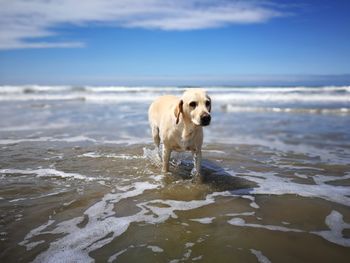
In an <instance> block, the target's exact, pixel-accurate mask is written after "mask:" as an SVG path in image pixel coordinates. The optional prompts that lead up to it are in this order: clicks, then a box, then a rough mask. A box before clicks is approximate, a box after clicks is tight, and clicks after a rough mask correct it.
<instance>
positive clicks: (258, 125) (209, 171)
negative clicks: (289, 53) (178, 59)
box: [0, 86, 350, 263]
mask: <svg viewBox="0 0 350 263" xmlns="http://www.w3.org/2000/svg"><path fill="white" fill-rule="evenodd" d="M1 88H3V90H2V91H1ZM12 88H14V89H13V90H12ZM211 91H212V97H213V98H216V101H215V99H214V100H213V101H214V112H213V123H212V125H211V126H209V127H208V128H206V129H205V144H204V149H203V157H204V160H203V164H202V169H203V171H202V173H203V182H202V183H197V184H195V183H192V181H191V176H190V172H191V169H192V162H191V159H192V158H191V156H190V154H188V153H174V154H173V156H172V162H171V164H172V165H171V173H169V174H166V175H163V174H161V173H160V160H159V157H158V153H157V152H156V151H155V150H154V146H153V145H152V143H151V140H150V135H149V129H148V123H147V116H146V114H145V112H146V111H147V106H148V103H149V100H150V99H152V98H154V97H155V96H157V95H159V94H162V93H166V92H174V93H180V91H179V90H178V89H174V88H166V89H159V88H133V89H132V90H131V91H130V90H128V88H115V87H102V88H98V87H84V88H81V89H79V90H73V91H72V90H71V87H53V88H52V87H36V86H30V87H17V89H15V87H0V100H2V103H1V105H0V118H1V120H2V122H1V123H0V177H1V180H0V184H1V188H0V207H1V221H0V248H1V249H0V251H1V252H0V253H1V254H0V259H1V261H3V262H28V261H34V262H73V261H74V262H90V261H94V260H96V261H97V262H116V261H118V262H134V261H135V262H138V261H140V259H141V258H142V262H173V263H174V262H187V261H199V262H213V261H218V262H232V261H234V262H333V261H334V259H336V261H337V262H347V261H348V259H349V257H350V250H349V247H350V235H349V233H350V232H349V231H350V209H349V204H350V170H349V161H348V160H349V159H350V132H349V130H348V123H350V122H349V120H350V119H349V118H350V115H349V114H347V113H346V111H348V110H342V113H341V114H338V113H334V112H327V111H325V110H323V109H325V108H327V109H335V110H337V109H341V108H344V107H345V108H346V107H347V109H348V108H349V107H348V105H347V104H346V103H347V102H348V101H349V99H348V98H349V95H348V93H349V90H348V87H338V88H337V87H333V88H332V87H328V88H324V89H323V90H321V91H320V90H319V89H317V88H312V89H309V90H307V88H302V87H299V88H297V87H295V88H287V89H283V88H260V89H256V88H250V89H246V90H245V89H244V88H238V89H235V90H234V89H233V90H228V89H227V88H216V89H212V90H211ZM209 93H210V91H209ZM145 94H146V95H147V96H144V95H145ZM225 94H226V95H227V94H228V96H226V97H225ZM339 94H340V95H341V96H342V98H341V99H340V98H339V96H340V95H339ZM15 95H16V96H18V99H16V98H15ZM78 95H79V96H83V97H84V96H85V97H86V98H87V99H86V98H85V99H84V100H75V99H69V98H71V97H74V96H78ZM119 95H122V97H121V98H126V97H128V96H129V97H136V98H137V99H136V100H135V101H136V102H135V103H130V101H129V100H127V101H126V102H123V101H122V99H119V100H118V99H117V97H118V96H119ZM262 95H263V96H262ZM282 95H285V97H286V98H284V99H282V100H280V98H281V96H282ZM328 95H329V97H328V100H327V96H328ZM35 96H40V97H35ZM55 96H56V97H55ZM108 96H111V99H110V100H107V99H105V98H106V97H108ZM235 96H237V98H240V100H241V101H238V99H235ZM244 96H245V97H244ZM259 96H260V97H259ZM261 96H262V97H261ZM282 97H283V96H282ZM300 97H303V99H302V100H298V98H300ZM92 98H95V99H92ZM242 98H245V99H244V100H243V99H242ZM307 98H308V99H309V100H307ZM338 99H339V100H338ZM215 102H216V103H215ZM239 103H240V105H237V104H239ZM228 105H233V106H228ZM230 107H243V109H247V107H249V110H242V108H240V110H237V108H230ZM261 108H263V109H264V110H261ZM276 108H283V109H284V110H281V111H279V110H270V109H276ZM289 108H291V109H293V110H286V109H289ZM306 108H308V109H314V108H317V109H321V110H319V111H318V112H317V113H313V112H312V111H304V110H294V109H306ZM229 109H230V110H229ZM232 109H233V110H232ZM252 109H253V110H252ZM257 109H258V110H257ZM335 110H333V111H335ZM310 247H312V248H313V249H312V250H310Z"/></svg>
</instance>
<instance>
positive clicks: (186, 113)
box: [175, 89, 211, 126]
mask: <svg viewBox="0 0 350 263" xmlns="http://www.w3.org/2000/svg"><path fill="white" fill-rule="evenodd" d="M210 111H211V99H210V97H209V96H208V95H207V93H206V92H205V91H204V90H202V89H188V90H186V91H185V92H184V94H183V95H182V98H181V100H180V102H179V104H178V105H177V107H176V109H175V116H176V124H177V123H178V122H179V117H180V114H182V117H183V119H184V121H189V122H192V123H193V124H195V125H197V126H208V125H209V124H210V120H211V116H210Z"/></svg>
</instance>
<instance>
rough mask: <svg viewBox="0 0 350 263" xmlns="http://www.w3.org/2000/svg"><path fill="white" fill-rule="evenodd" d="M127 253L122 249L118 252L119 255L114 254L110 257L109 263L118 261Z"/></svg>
mask: <svg viewBox="0 0 350 263" xmlns="http://www.w3.org/2000/svg"><path fill="white" fill-rule="evenodd" d="M126 251H128V250H127V249H122V250H120V251H118V252H117V253H115V254H113V255H112V256H110V257H109V258H108V260H107V262H108V263H111V262H114V261H116V260H117V258H118V257H119V256H120V255H121V254H124V253H125V252H126Z"/></svg>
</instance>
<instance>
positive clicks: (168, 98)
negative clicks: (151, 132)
mask: <svg viewBox="0 0 350 263" xmlns="http://www.w3.org/2000/svg"><path fill="white" fill-rule="evenodd" d="M178 101H179V98H178V97H176V96H173V95H165V96H161V97H159V98H157V99H156V100H155V101H154V102H153V103H152V104H151V106H150V107H149V109H148V120H149V122H150V125H151V127H152V126H153V125H156V126H158V127H159V126H160V125H161V123H160V122H161V119H162V118H165V117H171V116H164V115H169V113H171V112H172V111H171V110H170V109H172V108H173V107H174V106H175V105H176V104H177V103H178Z"/></svg>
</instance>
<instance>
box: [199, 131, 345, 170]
mask: <svg viewBox="0 0 350 263" xmlns="http://www.w3.org/2000/svg"><path fill="white" fill-rule="evenodd" d="M207 137H208V138H207ZM207 137H206V141H208V142H211V141H214V142H216V143H223V144H227V143H231V144H238V145H239V144H246V145H260V146H263V147H267V148H269V149H274V150H278V151H281V152H293V153H301V154H305V155H306V156H310V157H319V158H320V159H321V160H322V161H324V162H326V163H333V164H348V163H349V159H348V158H347V157H346V156H345V157H342V156H339V155H337V154H336V153H335V150H336V149H327V148H320V147H315V146H313V145H308V144H302V143H300V144H289V143H285V142H283V141H282V140H279V139H273V140H271V139H269V138H266V139H260V138H257V137H253V136H231V137H226V136H221V137H216V138H212V137H210V136H207Z"/></svg>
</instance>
